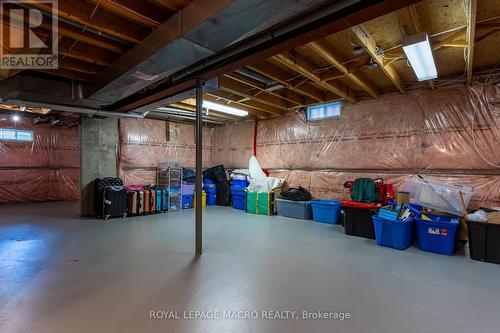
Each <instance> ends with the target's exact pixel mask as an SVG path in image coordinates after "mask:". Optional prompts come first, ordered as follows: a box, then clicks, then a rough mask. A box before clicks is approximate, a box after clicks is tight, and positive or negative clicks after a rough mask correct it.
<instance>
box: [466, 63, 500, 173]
mask: <svg viewBox="0 0 500 333" xmlns="http://www.w3.org/2000/svg"><path fill="white" fill-rule="evenodd" d="M499 65H500V63H497V64H496V65H495V66H494V67H493V70H495V69H496V68H497V67H498V66H499ZM491 75H492V73H490V74H488V76H487V77H486V79H485V80H484V82H483V86H482V87H481V92H480V93H479V95H478V99H477V102H476V104H475V105H473V109H474V112H473V114H472V119H471V135H472V143H473V145H474V149H475V151H476V153H477V154H478V155H479V156H480V157H481V159H483V161H485V162H486V163H487V164H489V165H491V166H493V167H495V168H499V169H500V165H499V164H496V163H495V162H491V161H490V160H488V159H487V158H486V157H485V156H484V155H483V154H482V153H481V151H479V148H478V146H477V142H476V137H475V135H474V121H475V120H476V113H477V108H478V105H479V102H480V99H481V97H482V96H484V98H485V99H486V85H488V84H490V82H489V79H490V77H491Z"/></svg>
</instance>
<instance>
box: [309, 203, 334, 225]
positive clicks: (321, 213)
mask: <svg viewBox="0 0 500 333" xmlns="http://www.w3.org/2000/svg"><path fill="white" fill-rule="evenodd" d="M311 206H312V211H313V220H314V222H321V223H329V224H337V223H339V221H340V210H341V206H340V201H337V200H312V201H311Z"/></svg>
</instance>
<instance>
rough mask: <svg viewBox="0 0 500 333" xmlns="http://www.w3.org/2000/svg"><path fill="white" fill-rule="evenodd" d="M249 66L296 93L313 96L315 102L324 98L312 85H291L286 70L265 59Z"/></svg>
mask: <svg viewBox="0 0 500 333" xmlns="http://www.w3.org/2000/svg"><path fill="white" fill-rule="evenodd" d="M249 68H251V69H252V70H254V71H256V72H257V73H259V74H262V75H264V76H267V77H268V78H270V79H272V80H274V81H276V82H278V83H281V84H282V85H284V86H287V87H288V89H290V90H292V91H295V92H296V93H298V94H301V95H304V96H308V97H310V98H313V99H315V100H316V101H317V102H321V101H324V100H325V96H324V94H323V93H322V91H321V90H319V89H317V88H316V87H314V86H312V85H310V84H308V83H306V84H302V85H301V86H300V87H296V86H294V85H292V84H291V82H290V79H291V77H290V75H289V74H288V72H287V71H285V70H283V69H281V68H279V67H276V66H274V65H272V64H270V63H269V62H267V61H264V62H261V63H258V64H256V65H252V66H249Z"/></svg>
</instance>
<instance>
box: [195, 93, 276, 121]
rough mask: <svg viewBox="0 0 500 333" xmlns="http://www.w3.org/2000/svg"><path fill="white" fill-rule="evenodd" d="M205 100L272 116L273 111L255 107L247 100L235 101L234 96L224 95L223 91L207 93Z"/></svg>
mask: <svg viewBox="0 0 500 333" xmlns="http://www.w3.org/2000/svg"><path fill="white" fill-rule="evenodd" d="M203 99H204V100H207V101H210V102H214V103H221V102H222V104H227V105H228V106H232V107H235V108H238V109H241V110H245V111H247V112H248V113H249V114H253V115H255V116H258V117H264V118H267V117H269V116H272V115H273V113H270V112H268V111H264V110H261V109H259V108H255V107H252V106H250V105H249V104H247V103H246V102H238V101H235V100H234V99H233V98H229V97H227V96H224V92H223V91H218V92H216V93H210V94H205V95H204V96H203Z"/></svg>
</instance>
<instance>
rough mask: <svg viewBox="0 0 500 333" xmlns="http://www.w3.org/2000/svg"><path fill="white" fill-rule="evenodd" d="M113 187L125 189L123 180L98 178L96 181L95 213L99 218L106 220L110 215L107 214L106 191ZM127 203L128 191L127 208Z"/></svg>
mask: <svg viewBox="0 0 500 333" xmlns="http://www.w3.org/2000/svg"><path fill="white" fill-rule="evenodd" d="M113 186H114V187H121V188H123V180H121V179H120V178H113V177H105V178H97V179H96V180H94V212H95V214H96V215H97V216H98V217H101V218H106V216H107V215H109V214H108V213H107V212H105V207H106V205H105V203H104V200H105V192H106V191H105V190H106V188H108V187H113ZM126 202H127V190H125V207H126V206H127V203H126ZM125 213H126V208H125ZM122 215H123V214H122ZM108 217H110V216H108Z"/></svg>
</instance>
